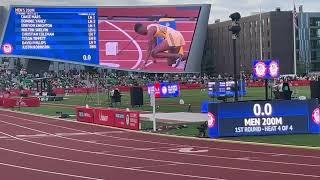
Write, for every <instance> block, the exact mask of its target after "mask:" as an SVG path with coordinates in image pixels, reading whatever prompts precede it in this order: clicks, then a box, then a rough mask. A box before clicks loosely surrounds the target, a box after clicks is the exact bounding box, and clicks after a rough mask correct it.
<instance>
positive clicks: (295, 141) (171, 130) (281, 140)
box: [15, 87, 320, 147]
mask: <svg viewBox="0 0 320 180" xmlns="http://www.w3.org/2000/svg"><path fill="white" fill-rule="evenodd" d="M247 91H248V95H247V96H246V97H244V98H243V100H263V99H264V95H265V92H264V88H248V89H247ZM293 91H294V94H293V95H294V96H295V97H299V96H305V97H307V98H310V89H309V87H296V88H293ZM181 99H183V101H184V104H180V100H181ZM208 100H212V99H210V98H209V97H208V92H207V91H201V90H183V91H182V92H181V97H179V98H170V99H157V102H156V104H157V106H158V107H157V112H187V111H191V112H195V113H199V112H200V109H201V108H200V107H201V104H202V102H203V101H208ZM149 101H150V99H149V97H148V96H147V94H145V95H144V104H145V105H144V106H142V107H136V108H132V107H131V106H130V95H129V94H128V93H123V94H122V103H121V104H119V105H117V106H116V108H123V109H125V108H130V109H135V110H139V111H151V110H152V109H151V107H150V106H149ZM229 101H232V99H230V100H229ZM109 102H110V100H109V99H108V97H107V96H106V94H104V93H100V94H90V95H85V94H84V95H70V96H65V100H64V101H60V102H59V101H57V102H49V103H42V105H41V107H39V108H21V109H20V111H23V112H30V113H35V114H42V115H49V116H58V115H59V114H58V112H62V113H65V114H71V115H72V114H75V106H85V105H88V106H91V107H109V106H110V103H109ZM189 105H190V106H189ZM15 110H18V109H15ZM200 124H201V123H184V124H180V123H163V122H160V123H158V124H157V128H158V129H160V131H159V133H163V134H170V135H178V136H191V137H197V136H198V134H199V132H198V129H197V128H198V127H199V126H200ZM151 128H152V123H151V122H149V121H142V129H143V130H145V131H150V130H151ZM225 139H228V140H235V141H247V142H259V143H271V144H282V145H297V146H312V147H320V136H319V135H290V136H263V137H262V136H261V137H259V136H258V137H240V138H225Z"/></svg>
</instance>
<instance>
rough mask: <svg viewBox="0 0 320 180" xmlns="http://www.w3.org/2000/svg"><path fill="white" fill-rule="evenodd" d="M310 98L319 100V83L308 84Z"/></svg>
mask: <svg viewBox="0 0 320 180" xmlns="http://www.w3.org/2000/svg"><path fill="white" fill-rule="evenodd" d="M310 91H311V98H320V81H311V82H310Z"/></svg>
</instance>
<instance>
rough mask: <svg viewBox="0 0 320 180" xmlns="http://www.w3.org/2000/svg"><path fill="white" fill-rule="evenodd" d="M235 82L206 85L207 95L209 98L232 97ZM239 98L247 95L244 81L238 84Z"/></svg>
mask: <svg viewBox="0 0 320 180" xmlns="http://www.w3.org/2000/svg"><path fill="white" fill-rule="evenodd" d="M234 87H235V82H234V81H220V82H209V83H208V95H209V97H211V98H217V97H233V96H234V95H235V89H234ZM238 94H239V96H245V95H247V88H246V82H245V81H239V82H238Z"/></svg>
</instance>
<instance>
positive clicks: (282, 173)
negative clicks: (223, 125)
mask: <svg viewBox="0 0 320 180" xmlns="http://www.w3.org/2000/svg"><path fill="white" fill-rule="evenodd" d="M0 133H1V134H3V135H6V136H9V137H12V138H15V139H18V140H20V141H24V142H29V143H30V144H37V145H40V146H46V147H52V148H56V149H64V150H71V151H76V152H88V153H92V154H101V155H103V154H104V153H99V152H92V151H84V150H77V149H72V148H67V147H62V146H54V145H49V144H44V143H38V142H34V141H29V140H24V139H20V138H17V137H14V136H11V135H9V134H6V133H4V132H0ZM105 155H109V156H118V157H120V155H114V154H105ZM122 157H125V156H122ZM125 158H128V159H131V158H132V159H137V158H136V157H131V156H126V157H125ZM139 159H144V158H139ZM233 159H234V158H233ZM150 160H151V161H156V162H167V163H172V164H180V165H189V166H199V167H210V168H218V169H228V170H238V171H251V172H258V173H267V174H281V175H290V176H302V177H314V178H320V176H317V175H309V174H297V173H286V172H278V171H268V170H256V169H245V168H234V167H225V166H217V165H216V166H215V165H203V164H193V163H183V162H173V161H164V160H155V159H150ZM121 168H123V167H121ZM123 169H128V170H133V171H134V170H136V171H142V172H151V173H158V174H168V175H176V176H184V177H193V178H198V179H219V180H220V178H210V177H202V176H193V175H185V174H182V175H181V174H174V173H167V172H158V171H149V170H142V169H131V168H123Z"/></svg>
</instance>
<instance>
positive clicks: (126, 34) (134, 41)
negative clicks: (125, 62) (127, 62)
mask: <svg viewBox="0 0 320 180" xmlns="http://www.w3.org/2000/svg"><path fill="white" fill-rule="evenodd" d="M101 22H105V23H107V24H109V25H110V26H112V27H114V28H115V29H117V30H118V31H120V32H122V33H123V34H124V35H125V36H127V37H128V38H129V39H130V40H131V41H132V43H133V44H134V45H135V46H136V47H137V50H138V60H137V62H136V64H135V65H134V66H132V67H131V69H137V67H138V66H139V65H140V63H141V61H142V50H141V47H140V45H139V44H138V43H137V41H136V40H135V39H133V37H131V36H130V35H129V34H128V33H127V32H126V31H125V30H123V29H121V28H120V27H118V26H116V25H115V24H113V23H111V22H109V21H107V20H101ZM101 22H99V23H101ZM99 31H103V30H99Z"/></svg>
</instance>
